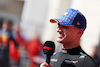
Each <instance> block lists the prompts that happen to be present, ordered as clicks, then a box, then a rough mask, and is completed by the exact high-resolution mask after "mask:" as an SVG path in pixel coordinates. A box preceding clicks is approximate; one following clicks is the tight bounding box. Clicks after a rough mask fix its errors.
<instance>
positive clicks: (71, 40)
mask: <svg viewBox="0 0 100 67" xmlns="http://www.w3.org/2000/svg"><path fill="white" fill-rule="evenodd" d="M82 34H83V29H79V28H77V27H75V26H63V25H60V24H58V28H57V41H58V42H60V43H62V44H63V49H71V48H75V47H78V46H79V45H80V37H81V36H82Z"/></svg>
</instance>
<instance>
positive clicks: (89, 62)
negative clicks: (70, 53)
mask: <svg viewBox="0 0 100 67" xmlns="http://www.w3.org/2000/svg"><path fill="white" fill-rule="evenodd" d="M84 67H97V64H96V62H95V61H94V59H93V58H92V57H90V56H89V55H87V56H85V58H84Z"/></svg>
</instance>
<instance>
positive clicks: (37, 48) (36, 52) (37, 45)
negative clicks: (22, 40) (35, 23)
mask: <svg viewBox="0 0 100 67" xmlns="http://www.w3.org/2000/svg"><path fill="white" fill-rule="evenodd" d="M42 46H43V44H42V43H41V41H40V38H39V33H38V32H35V36H34V37H33V38H32V39H31V40H30V41H29V42H28V44H27V55H28V58H29V60H30V67H39V65H40V64H41V63H43V62H44V61H45V59H44V57H43V56H42V55H41V52H42Z"/></svg>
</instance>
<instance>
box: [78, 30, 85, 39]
mask: <svg viewBox="0 0 100 67" xmlns="http://www.w3.org/2000/svg"><path fill="white" fill-rule="evenodd" d="M83 32H84V30H83V29H79V31H78V36H79V37H81V36H82V34H83Z"/></svg>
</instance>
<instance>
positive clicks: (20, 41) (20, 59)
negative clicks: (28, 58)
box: [13, 22, 27, 66]
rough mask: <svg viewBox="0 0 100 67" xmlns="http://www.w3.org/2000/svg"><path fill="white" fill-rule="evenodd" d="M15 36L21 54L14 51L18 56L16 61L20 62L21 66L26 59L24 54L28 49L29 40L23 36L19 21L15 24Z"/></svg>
mask: <svg viewBox="0 0 100 67" xmlns="http://www.w3.org/2000/svg"><path fill="white" fill-rule="evenodd" d="M13 36H14V39H15V41H16V42H17V44H18V46H19V55H18V56H16V54H15V53H14V54H15V56H16V57H14V59H15V61H16V63H18V64H19V65H20V66H22V64H23V61H24V60H25V58H24V54H25V51H26V45H27V41H26V40H25V39H24V38H23V35H22V30H21V28H20V24H19V23H17V22H16V24H14V26H13Z"/></svg>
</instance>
